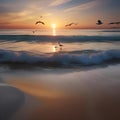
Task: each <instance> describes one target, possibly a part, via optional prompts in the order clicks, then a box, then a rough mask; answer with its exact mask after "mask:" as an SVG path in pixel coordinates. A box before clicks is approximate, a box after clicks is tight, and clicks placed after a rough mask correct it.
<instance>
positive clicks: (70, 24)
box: [65, 22, 77, 27]
mask: <svg viewBox="0 0 120 120" xmlns="http://www.w3.org/2000/svg"><path fill="white" fill-rule="evenodd" d="M72 25H77V23H73V22H72V23H69V24H67V25H65V27H69V26H72Z"/></svg>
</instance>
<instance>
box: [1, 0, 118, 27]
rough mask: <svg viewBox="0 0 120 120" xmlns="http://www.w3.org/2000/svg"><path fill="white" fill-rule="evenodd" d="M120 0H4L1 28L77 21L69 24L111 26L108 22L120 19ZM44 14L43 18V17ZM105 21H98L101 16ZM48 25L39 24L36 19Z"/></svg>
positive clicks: (60, 24) (62, 24) (57, 25)
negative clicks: (36, 23)
mask: <svg viewBox="0 0 120 120" xmlns="http://www.w3.org/2000/svg"><path fill="white" fill-rule="evenodd" d="M119 12H120V0H0V29H2V28H3V29H8V28H12V29H13V28H15V29H17V28H18V29H20V28H23V29H25V28H26V29H29V28H51V24H53V23H54V24H56V27H57V28H65V25H66V24H69V23H71V22H74V23H77V25H72V26H71V27H67V28H76V29H87V28H88V29H90V28H110V27H119V25H108V23H109V22H118V21H120V14H119ZM41 16H42V18H41ZM98 19H100V20H102V21H103V23H104V24H103V25H101V26H98V25H96V22H97V20H98ZM39 20H41V21H43V22H45V25H42V24H38V25H35V22H36V21H39Z"/></svg>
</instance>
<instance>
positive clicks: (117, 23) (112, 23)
mask: <svg viewBox="0 0 120 120" xmlns="http://www.w3.org/2000/svg"><path fill="white" fill-rule="evenodd" d="M108 24H109V25H114V24H116V25H119V24H120V22H111V23H108Z"/></svg>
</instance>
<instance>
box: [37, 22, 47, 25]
mask: <svg viewBox="0 0 120 120" xmlns="http://www.w3.org/2000/svg"><path fill="white" fill-rule="evenodd" d="M39 23H41V24H43V25H45V23H44V22H42V21H37V22H36V23H35V25H37V24H39Z"/></svg>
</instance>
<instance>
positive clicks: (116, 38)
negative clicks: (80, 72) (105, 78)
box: [0, 35, 120, 43]
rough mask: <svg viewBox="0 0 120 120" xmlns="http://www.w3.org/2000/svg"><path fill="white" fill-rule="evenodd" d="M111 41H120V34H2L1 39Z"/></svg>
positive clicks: (18, 40) (70, 41) (68, 41)
mask: <svg viewBox="0 0 120 120" xmlns="http://www.w3.org/2000/svg"><path fill="white" fill-rule="evenodd" d="M56 40H60V41H61V42H66V43H72V42H110V41H113V42H114V41H120V36H47V35H41V36H40V35H0V41H15V42H16V41H17V42H21V41H28V42H29V41H30V42H32V41H35V42H56Z"/></svg>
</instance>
